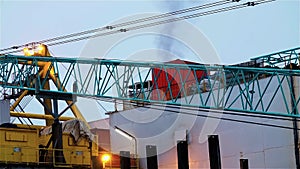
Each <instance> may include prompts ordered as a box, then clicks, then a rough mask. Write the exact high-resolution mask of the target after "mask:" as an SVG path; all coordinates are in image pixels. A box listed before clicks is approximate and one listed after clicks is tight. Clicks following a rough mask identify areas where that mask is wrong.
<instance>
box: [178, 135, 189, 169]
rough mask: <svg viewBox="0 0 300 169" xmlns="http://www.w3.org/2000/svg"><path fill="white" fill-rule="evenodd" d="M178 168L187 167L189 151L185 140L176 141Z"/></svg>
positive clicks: (186, 168)
mask: <svg viewBox="0 0 300 169" xmlns="http://www.w3.org/2000/svg"><path fill="white" fill-rule="evenodd" d="M177 159H178V169H189V152H188V144H187V141H178V143H177Z"/></svg>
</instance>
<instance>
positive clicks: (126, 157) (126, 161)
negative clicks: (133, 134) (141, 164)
mask: <svg viewBox="0 0 300 169" xmlns="http://www.w3.org/2000/svg"><path fill="white" fill-rule="evenodd" d="M120 158H121V159H120V165H121V169H130V152H129V151H120Z"/></svg>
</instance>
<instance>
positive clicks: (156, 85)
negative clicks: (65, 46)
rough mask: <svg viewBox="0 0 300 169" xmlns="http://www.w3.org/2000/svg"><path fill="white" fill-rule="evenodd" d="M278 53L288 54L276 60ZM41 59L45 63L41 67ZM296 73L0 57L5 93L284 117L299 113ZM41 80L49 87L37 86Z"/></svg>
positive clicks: (294, 54) (294, 55) (294, 56)
mask: <svg viewBox="0 0 300 169" xmlns="http://www.w3.org/2000/svg"><path fill="white" fill-rule="evenodd" d="M281 56H290V58H289V59H287V58H288V57H282V58H283V59H282V62H279V59H276V58H281ZM298 58H299V48H296V49H292V50H288V51H283V52H279V53H276V54H272V55H267V56H263V57H258V58H256V59H253V60H256V61H258V60H259V61H260V62H261V60H263V62H264V64H265V65H273V66H274V65H278V64H282V63H283V62H285V61H286V60H289V61H294V62H293V63H298ZM273 61H274V62H273ZM41 63H49V65H50V66H49V67H48V69H46V70H42V68H41V66H39V65H40V64H41ZM266 63H268V64H266ZM154 70H155V71H154ZM51 71H52V72H51ZM197 72H198V73H199V72H200V74H201V75H198V74H197ZM53 76H55V78H53ZM299 76H300V70H295V69H293V70H291V69H281V68H272V67H238V66H222V65H217V66H211V65H200V64H167V63H153V62H152V63H148V62H136V61H120V60H101V59H82V58H79V59H75V58H57V57H26V56H16V55H5V56H0V86H1V87H2V88H3V89H9V90H7V91H14V92H10V93H8V94H12V93H14V94H17V93H20V92H22V91H24V90H29V91H31V92H29V93H31V94H34V93H37V91H38V92H39V93H46V94H53V95H65V94H70V95H77V96H80V97H98V98H104V99H105V98H106V99H120V100H127V101H130V102H133V103H137V102H138V103H141V102H142V103H145V102H146V103H153V104H154V103H160V104H161V103H162V104H174V105H184V106H191V107H199V108H209V109H221V110H232V111H245V112H255V113H262V114H273V115H280V116H289V117H299V115H298V114H299V107H300V103H299V102H300V89H299V88H300V87H299V81H300V77H299ZM46 79H52V82H51V85H50V86H51V89H50V90H45V89H43V85H44V84H45V82H46ZM150 81H151V82H150ZM278 105H279V106H278Z"/></svg>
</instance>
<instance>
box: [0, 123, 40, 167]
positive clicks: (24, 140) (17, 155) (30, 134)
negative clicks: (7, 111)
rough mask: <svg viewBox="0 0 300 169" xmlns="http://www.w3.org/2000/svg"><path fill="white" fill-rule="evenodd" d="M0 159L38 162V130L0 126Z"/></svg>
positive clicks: (3, 160)
mask: <svg viewBox="0 0 300 169" xmlns="http://www.w3.org/2000/svg"><path fill="white" fill-rule="evenodd" d="M0 141H1V145H0V152H1V153H0V161H1V162H10V163H37V162H38V151H37V145H38V144H37V143H38V130H32V129H31V130H29V129H9V128H0Z"/></svg>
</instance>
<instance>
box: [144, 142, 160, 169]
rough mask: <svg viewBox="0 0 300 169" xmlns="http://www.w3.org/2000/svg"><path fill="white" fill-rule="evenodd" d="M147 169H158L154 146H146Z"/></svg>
mask: <svg viewBox="0 0 300 169" xmlns="http://www.w3.org/2000/svg"><path fill="white" fill-rule="evenodd" d="M146 155H147V169H158V164H157V149H156V146H153V145H146Z"/></svg>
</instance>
